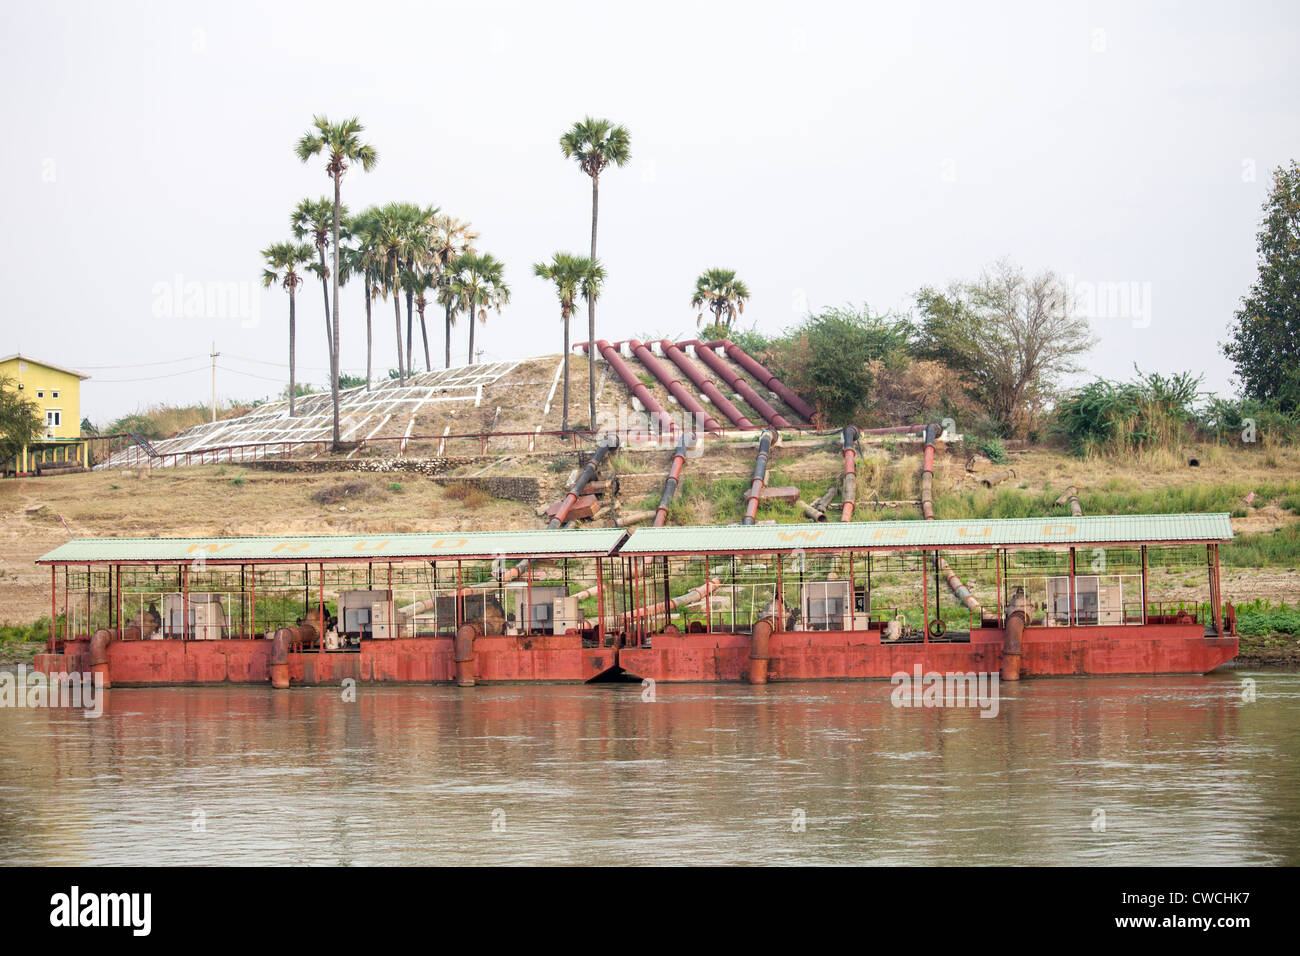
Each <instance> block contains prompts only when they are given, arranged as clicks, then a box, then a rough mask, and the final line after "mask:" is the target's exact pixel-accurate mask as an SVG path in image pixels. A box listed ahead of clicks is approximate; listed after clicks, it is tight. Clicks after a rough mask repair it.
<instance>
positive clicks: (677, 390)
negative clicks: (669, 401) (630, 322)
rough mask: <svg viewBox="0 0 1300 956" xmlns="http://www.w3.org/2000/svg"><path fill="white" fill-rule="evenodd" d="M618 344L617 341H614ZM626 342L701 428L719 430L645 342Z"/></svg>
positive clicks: (715, 422) (719, 427)
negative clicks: (699, 423) (693, 416)
mask: <svg viewBox="0 0 1300 956" xmlns="http://www.w3.org/2000/svg"><path fill="white" fill-rule="evenodd" d="M614 344H615V345H618V343H617V342H615V343H614ZM627 344H628V345H629V346H631V347H632V354H633V355H635V356H636V357H637V358H638V359H640V360H641V364H642V365H644V366H645V367H646V368H648V369H649V370H650V374H651V375H653V376H654V377H655V378H656V379H658V380H659V384H660V385H662V386H663V387H664V388H666V389H668V394H669V395H671V396H672V397H673V398H675V399H677V404H679V405H681V406H682V408H684V409H686V410H687V411H688V412H690V413H691V414H693V415H695V416H696V419H697V420H698V421H700V422H703V428H704V430H705V431H706V432H720V431H722V427H721V426H720V425H719V424H718V420H717V419H716V418H714V417H713V416H712V415H710V414H709V413H708V412H707V411H705V409H704V406H703V405H701V404H700V403H699V401H698V400H697V399H696V398H695V396H694V395H692V394H691V393H690V392H688V391H687V390H686V388H685V386H683V385H682V383H681V380H680V379H678V378H676V377H674V376H673V375H672V374H671V373H670V372H669V371H668V369H666V368H664V365H663V363H662V362H660V361H659V360H658V359H657V358H655V357H654V353H653V352H651V351H650V350H649V349H648V348H646V346H645V343H643V342H640V341H638V340H637V339H628V340H627Z"/></svg>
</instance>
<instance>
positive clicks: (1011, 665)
mask: <svg viewBox="0 0 1300 956" xmlns="http://www.w3.org/2000/svg"><path fill="white" fill-rule="evenodd" d="M1007 611H1008V613H1007V629H1006V633H1005V634H1004V635H1003V638H1002V679H1003V680H1020V639H1021V637H1023V636H1024V633H1025V628H1026V627H1027V626H1028V624H1029V599H1028V598H1026V597H1025V595H1024V593H1023V592H1022V591H1017V592H1016V594H1015V596H1014V597H1012V599H1011V605H1010V607H1008V609H1007Z"/></svg>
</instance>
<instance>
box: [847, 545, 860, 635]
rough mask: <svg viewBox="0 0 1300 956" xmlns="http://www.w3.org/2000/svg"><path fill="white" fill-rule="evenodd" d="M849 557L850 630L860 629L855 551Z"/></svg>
mask: <svg viewBox="0 0 1300 956" xmlns="http://www.w3.org/2000/svg"><path fill="white" fill-rule="evenodd" d="M848 559H849V626H848V630H850V631H856V630H857V629H858V589H857V587H856V586H855V581H854V579H853V552H852V551H850V552H848Z"/></svg>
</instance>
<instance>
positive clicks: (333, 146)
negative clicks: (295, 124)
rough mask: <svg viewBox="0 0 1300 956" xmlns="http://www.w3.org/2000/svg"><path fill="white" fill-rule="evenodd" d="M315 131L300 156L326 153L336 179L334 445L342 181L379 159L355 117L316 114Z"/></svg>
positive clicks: (300, 142)
mask: <svg viewBox="0 0 1300 956" xmlns="http://www.w3.org/2000/svg"><path fill="white" fill-rule="evenodd" d="M312 126H313V127H314V129H313V130H309V131H308V132H306V133H303V135H302V138H301V139H299V140H298V147H297V150H296V152H297V154H298V158H299V159H301V160H302V161H303V162H304V163H305V162H307V160H309V159H311V158H312V157H313V156H315V155H317V154H318V153H324V154H325V156H326V162H325V171H326V172H327V173H329V176H330V179H332V180H333V181H334V274H333V285H334V310H333V329H332V332H333V335H332V338H333V342H334V347H333V348H332V349H331V350H330V394H331V395H332V396H333V399H334V444H335V445H336V446H337V445H338V443H339V217H340V216H341V214H342V212H341V210H342V208H343V204H342V188H341V184H342V180H343V174H344V173H345V172H347V170H348V166H349V165H355V164H357V163H360V164H361V168H362V169H363V170H365V171H366V172H369V171H370V170H371V169H372V168H374V165H375V163H376V162H377V161H378V159H379V154H378V153H376V152H375V148H374V147H373V146H371V145H369V144H368V143H363V142H361V139H360V134H361V132H362V131H363V130H364V129H365V127H364V126H362V125H361V123H360V122H359V121H358V120H357V118H356V117H355V116H354V117H352V118H350V119H346V120H344V121H343V122H342V123H331V122H330V121H329V120H328V119H326V118H325V117H324V116H313V117H312Z"/></svg>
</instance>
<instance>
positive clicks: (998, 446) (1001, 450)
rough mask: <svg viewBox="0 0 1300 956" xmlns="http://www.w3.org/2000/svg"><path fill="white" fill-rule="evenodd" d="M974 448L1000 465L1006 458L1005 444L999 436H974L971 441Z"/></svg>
mask: <svg viewBox="0 0 1300 956" xmlns="http://www.w3.org/2000/svg"><path fill="white" fill-rule="evenodd" d="M971 444H972V445H973V446H974V448H975V450H976V451H977V452H979V453H980V454H981V455H983V456H984V457H985V458H987V459H988V460H989V461H991V462H993V463H994V464H997V465H1000V464H1002V463H1003V462H1004V461H1006V460H1007V446H1006V445H1004V444H1002V439H1001V438H996V437H987V438H976V439H975V440H974V441H973V442H972V443H971Z"/></svg>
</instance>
